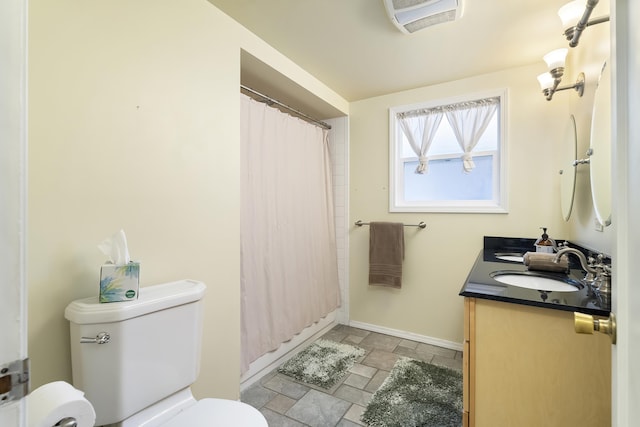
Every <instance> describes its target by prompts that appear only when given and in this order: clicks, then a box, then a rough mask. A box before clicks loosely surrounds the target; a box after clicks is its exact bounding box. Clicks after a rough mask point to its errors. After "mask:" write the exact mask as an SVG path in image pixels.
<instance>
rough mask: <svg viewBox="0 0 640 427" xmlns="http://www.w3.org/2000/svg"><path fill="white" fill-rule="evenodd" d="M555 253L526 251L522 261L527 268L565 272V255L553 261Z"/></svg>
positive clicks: (567, 266) (567, 268) (566, 268)
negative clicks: (557, 260)
mask: <svg viewBox="0 0 640 427" xmlns="http://www.w3.org/2000/svg"><path fill="white" fill-rule="evenodd" d="M555 257H556V254H549V253H544V252H527V253H526V254H524V257H523V258H522V261H523V262H524V265H526V266H527V270H541V271H554V272H558V273H567V272H568V271H569V261H568V260H567V256H566V255H563V256H562V258H560V261H559V262H557V263H555V262H553V259H554V258H555Z"/></svg>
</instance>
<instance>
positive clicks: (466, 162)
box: [462, 152, 476, 173]
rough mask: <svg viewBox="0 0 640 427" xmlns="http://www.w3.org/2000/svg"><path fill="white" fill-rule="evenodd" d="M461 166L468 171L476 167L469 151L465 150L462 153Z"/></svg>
mask: <svg viewBox="0 0 640 427" xmlns="http://www.w3.org/2000/svg"><path fill="white" fill-rule="evenodd" d="M462 167H463V168H464V171H465V172H467V173H469V172H471V171H472V170H473V168H475V167H476V164H475V163H474V162H473V156H472V155H471V153H470V152H466V153H464V154H463V155H462Z"/></svg>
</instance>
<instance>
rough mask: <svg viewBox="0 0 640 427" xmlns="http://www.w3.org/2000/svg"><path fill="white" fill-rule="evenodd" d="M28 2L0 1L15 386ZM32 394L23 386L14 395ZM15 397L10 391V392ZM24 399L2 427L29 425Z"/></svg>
mask: <svg viewBox="0 0 640 427" xmlns="http://www.w3.org/2000/svg"><path fill="white" fill-rule="evenodd" d="M27 10H28V8H27V0H4V1H1V2H0V40H9V41H10V43H3V44H2V47H1V48H0V64H2V68H3V70H2V73H0V295H2V298H1V301H0V342H1V343H2V345H0V365H2V366H3V367H5V368H8V369H9V373H8V374H7V373H6V372H5V373H6V375H3V376H10V374H11V373H12V372H15V373H16V374H14V375H11V377H12V379H13V382H15V381H16V380H18V379H17V377H16V375H19V376H20V378H19V380H18V381H23V380H26V378H28V375H27V376H25V375H24V369H23V368H22V366H23V363H22V361H25V360H26V359H27V285H26V222H27V221H26V220H27V209H26V203H27V190H26V188H27V185H26V181H27V17H28V12H27ZM17 389H20V391H21V392H22V391H28V383H27V387H26V390H25V388H24V387H17V388H16V387H14V388H13V392H15V390H17ZM10 393H11V392H10ZM25 400H26V399H24V398H20V399H13V398H11V400H9V402H8V403H5V404H4V405H1V406H0V425H3V426H5V425H6V426H22V425H25V424H26V416H27V415H26V403H25Z"/></svg>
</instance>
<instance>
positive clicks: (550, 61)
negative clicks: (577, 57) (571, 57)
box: [542, 47, 569, 70]
mask: <svg viewBox="0 0 640 427" xmlns="http://www.w3.org/2000/svg"><path fill="white" fill-rule="evenodd" d="M568 51H569V49H567V48H564V47H563V48H561V49H556V50H552V51H551V52H549V53H547V54H546V55H545V56H543V57H542V58H543V59H544V62H546V63H547V67H549V70H553V69H554V68H559V67H564V61H565V59H566V58H567V52H568Z"/></svg>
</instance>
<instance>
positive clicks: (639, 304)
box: [611, 0, 640, 426]
mask: <svg viewBox="0 0 640 427" xmlns="http://www.w3.org/2000/svg"><path fill="white" fill-rule="evenodd" d="M638 16H640V5H639V4H638V2H637V1H628V0H615V1H613V2H611V22H612V26H611V31H612V33H611V42H612V56H613V59H614V60H613V61H612V63H613V64H612V65H613V72H614V76H615V78H614V79H612V85H613V88H612V89H613V90H612V93H613V94H614V97H615V98H614V99H613V102H612V108H613V111H612V115H613V118H612V124H613V126H612V141H613V165H612V166H613V171H612V173H613V177H612V178H613V189H612V192H613V202H614V206H615V209H614V217H613V220H614V221H613V226H614V227H615V228H616V229H615V234H614V235H615V243H614V250H613V263H614V265H613V267H614V268H613V289H614V292H613V300H612V310H613V312H614V313H615V315H616V317H617V320H618V322H617V325H618V344H617V345H615V346H613V349H612V362H613V363H612V367H611V369H612V372H611V374H612V375H611V378H612V384H611V392H612V393H611V398H612V417H613V419H612V425H613V426H631V425H634V423H636V422H637V420H638V418H639V417H640V408H638V405H637V402H639V401H640V391H639V387H638V386H639V384H638V383H639V382H640V367H639V366H638V363H637V360H638V358H640V286H639V285H638V280H637V269H636V268H635V265H636V264H637V262H638V259H640V224H639V223H638V218H640V203H638V194H640V169H639V165H640V162H639V161H638V160H640V122H639V121H638V117H640V102H639V101H638V98H639V97H640V78H639V77H638V76H640V58H639V55H638V51H639V50H640V30H639V29H638V28H637V26H636V25H635V23H634V22H633V20H634V18H635V17H638ZM634 279H635V280H634Z"/></svg>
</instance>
